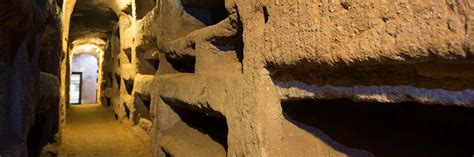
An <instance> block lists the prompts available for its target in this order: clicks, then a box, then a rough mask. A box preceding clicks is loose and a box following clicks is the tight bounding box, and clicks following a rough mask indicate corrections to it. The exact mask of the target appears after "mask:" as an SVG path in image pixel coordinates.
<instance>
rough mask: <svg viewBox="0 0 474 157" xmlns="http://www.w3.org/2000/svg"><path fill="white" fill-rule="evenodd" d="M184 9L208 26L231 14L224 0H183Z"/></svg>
mask: <svg viewBox="0 0 474 157" xmlns="http://www.w3.org/2000/svg"><path fill="white" fill-rule="evenodd" d="M181 4H182V5H183V8H184V11H185V12H186V13H188V14H189V15H191V16H193V17H194V18H196V19H198V20H199V21H201V22H202V23H204V24H205V25H206V26H209V25H214V24H217V23H219V22H220V21H222V20H224V19H225V18H227V17H228V16H229V13H228V12H227V9H226V8H225V1H224V0H204V1H196V0H181Z"/></svg>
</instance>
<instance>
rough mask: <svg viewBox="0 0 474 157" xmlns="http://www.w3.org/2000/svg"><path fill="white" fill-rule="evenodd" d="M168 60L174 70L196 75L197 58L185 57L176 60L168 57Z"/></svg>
mask: <svg viewBox="0 0 474 157" xmlns="http://www.w3.org/2000/svg"><path fill="white" fill-rule="evenodd" d="M166 60H167V61H168V63H170V64H171V66H172V67H173V69H174V70H176V71H178V72H181V73H194V70H195V66H196V58H195V57H191V56H184V57H182V58H180V59H174V58H172V57H169V56H166Z"/></svg>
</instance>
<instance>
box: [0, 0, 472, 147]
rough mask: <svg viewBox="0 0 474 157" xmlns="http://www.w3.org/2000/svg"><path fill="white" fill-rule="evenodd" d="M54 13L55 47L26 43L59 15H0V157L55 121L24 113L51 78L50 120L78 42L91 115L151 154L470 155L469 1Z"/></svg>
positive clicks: (252, 1) (102, 5)
mask: <svg viewBox="0 0 474 157" xmlns="http://www.w3.org/2000/svg"><path fill="white" fill-rule="evenodd" d="M53 2H56V1H53ZM57 3H58V4H62V6H64V7H63V8H62V18H61V22H62V32H61V35H62V37H61V40H60V41H59V39H58V40H57V42H58V43H56V44H57V46H56V47H54V45H55V44H44V43H45V41H48V42H52V41H56V40H40V39H43V38H47V37H57V35H54V34H59V32H58V31H54V30H59V29H48V28H54V26H56V25H52V27H46V29H45V31H38V30H37V28H43V27H45V26H50V25H49V24H46V23H47V22H44V21H43V20H42V19H43V18H41V17H43V16H40V15H43V14H40V13H38V12H42V11H43V12H47V11H49V12H48V14H44V15H58V12H59V11H58V10H60V9H59V8H58V7H57V6H61V5H54V4H55V3H51V2H50V1H48V2H42V1H41V2H40V1H38V2H36V3H33V2H30V1H19V2H13V1H12V2H8V3H2V8H5V9H1V10H5V11H3V12H0V13H2V15H5V16H2V17H14V18H5V19H3V18H2V19H0V20H2V21H5V22H4V23H5V24H3V25H2V31H5V33H2V35H1V38H2V40H1V48H2V50H1V51H2V53H1V59H2V60H1V64H0V67H1V69H0V70H1V72H2V73H3V74H2V75H0V79H3V80H4V81H0V83H2V84H3V85H2V86H0V89H1V90H0V92H1V94H0V101H1V102H2V106H1V107H2V109H1V110H0V112H2V113H1V114H0V118H2V119H0V120H1V121H0V122H2V123H0V129H1V130H0V133H2V134H0V135H2V136H0V138H1V139H2V141H9V143H1V144H2V145H0V146H1V147H0V148H1V149H0V151H3V152H6V153H8V154H14V155H13V156H16V154H21V152H25V151H23V150H25V149H26V146H25V145H26V144H25V141H26V140H27V137H28V135H27V134H28V130H31V129H29V128H32V127H33V126H35V125H36V124H33V123H36V120H35V121H33V120H32V119H33V117H40V116H33V115H38V114H42V113H44V112H40V111H58V110H51V108H50V107H45V108H42V109H39V107H38V106H40V105H39V104H53V105H51V106H54V104H55V103H49V102H55V101H52V100H56V99H52V98H57V97H58V96H57V95H55V94H54V93H53V94H50V93H49V92H38V91H43V90H44V89H43V87H45V88H46V87H48V88H49V87H57V86H58V84H59V83H57V76H58V75H59V76H60V80H61V81H60V82H61V83H60V85H59V86H60V87H58V88H60V89H61V91H62V92H61V93H59V97H60V99H59V102H60V104H61V105H60V108H61V109H60V110H59V111H61V112H60V116H59V118H60V119H64V117H65V116H66V115H65V111H66V110H65V108H66V106H67V105H68V103H67V102H68V91H69V90H68V78H69V73H70V62H69V56H71V54H72V53H71V52H70V50H72V49H74V48H75V47H76V46H81V45H82V44H93V45H95V46H96V47H98V48H100V49H102V50H103V55H101V56H100V59H99V60H101V61H102V64H100V65H99V66H100V67H99V68H101V69H102V70H101V71H100V74H99V85H100V87H98V88H99V89H100V91H99V100H100V101H99V102H98V103H101V104H103V105H106V106H110V107H111V108H113V111H114V113H115V115H116V118H117V120H118V121H120V122H123V123H126V124H129V125H130V126H132V127H133V128H134V130H136V131H137V133H138V134H140V136H138V137H140V138H144V139H149V142H150V143H147V144H144V146H148V145H150V146H151V147H152V148H153V150H154V155H156V156H470V155H472V154H474V152H473V150H474V148H473V147H472V144H470V143H472V141H474V136H473V135H472V132H473V131H474V118H473V116H474V111H473V109H472V107H474V91H473V85H474V82H473V81H474V79H473V77H474V68H473V63H474V59H473V53H474V43H473V42H474V39H473V36H474V29H473V26H474V23H473V18H474V14H473V13H472V10H473V9H474V3H473V2H471V1H469V0H414V1H413V0H412V1H410V0H399V1H380V0H331V1H328V0H296V1H281V0H274V1H270V0H245V1H244V0H204V1H197V0H121V1H105V0H98V1H86V0H84V1H81V0H77V1H76V0H66V1H64V2H59V1H57ZM4 4H8V5H5V6H3V5H4ZM40 4H45V5H40ZM46 4H47V5H46ZM7 6H8V7H7ZM12 6H13V7H12ZM42 6H48V7H42ZM12 8H13V9H12ZM45 8H56V9H55V10H56V12H54V11H51V9H49V10H48V9H45ZM52 10H54V9H52ZM26 17H27V18H26ZM53 17H54V16H53ZM24 18H26V19H28V20H19V19H24ZM53 19H55V18H53ZM56 19H57V18H56ZM53 23H54V22H53ZM56 24H57V23H56ZM3 27H4V28H3ZM56 27H57V26H56ZM40 30H41V29H40ZM47 30H50V33H46V32H49V31H47ZM43 32H45V33H43ZM7 39H10V40H7ZM59 42H62V44H59ZM38 47H40V48H38ZM44 47H46V48H44ZM58 50H62V53H57V51H58ZM4 52H6V53H4ZM60 54H61V55H60ZM55 56H56V57H55ZM41 57H43V58H42V59H37V58H41ZM48 59H50V60H53V61H51V62H49V61H46V60H48ZM45 61H46V62H45ZM59 61H61V72H60V73H59V72H58V71H57V69H58V66H59ZM19 65H22V66H19ZM24 65H31V66H24ZM38 69H39V70H38ZM40 71H43V72H44V73H40ZM46 73H49V74H51V75H49V74H46ZM38 78H39V79H38ZM38 80H41V83H38V82H40V81H38ZM54 80H56V81H54ZM43 82H45V83H43ZM53 82H56V85H57V86H54V85H49V84H48V83H50V84H54V83H53ZM46 84H48V86H43V85H46ZM13 86H15V88H13ZM47 91H57V90H50V89H48V90H47ZM44 93H49V95H46V96H40V94H41V95H42V94H44ZM43 98H45V99H43ZM46 98H47V99H46ZM42 100H45V101H46V100H48V101H47V102H48V103H40V101H42ZM35 106H36V107H35ZM46 106H49V105H46ZM48 109H49V110H48ZM56 114H58V113H56ZM18 115H21V116H18ZM43 115H44V116H43V117H45V116H47V115H53V113H48V114H43ZM52 117H56V118H57V116H52ZM13 121H14V122H15V123H13ZM16 122H21V123H16ZM33 128H34V127H33ZM53 128H54V127H53ZM6 135H15V136H6ZM3 139H5V140H3ZM29 148H33V147H29ZM4 150H5V151H4ZM427 150H429V151H427ZM3 152H2V153H3ZM4 154H5V153H4ZM2 155H3V154H2Z"/></svg>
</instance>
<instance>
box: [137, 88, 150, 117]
mask: <svg viewBox="0 0 474 157" xmlns="http://www.w3.org/2000/svg"><path fill="white" fill-rule="evenodd" d="M150 100H151V98H150V96H146V95H143V94H139V93H135V105H136V109H137V111H138V114H139V115H140V117H142V118H146V119H148V120H151V113H150V105H151V102H150Z"/></svg>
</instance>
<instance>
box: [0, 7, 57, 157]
mask: <svg viewBox="0 0 474 157" xmlns="http://www.w3.org/2000/svg"><path fill="white" fill-rule="evenodd" d="M0 10H1V11H0V21H1V24H0V28H1V30H2V33H0V36H1V37H0V43H1V44H0V51H1V52H0V53H1V55H0V69H1V70H0V71H1V72H0V73H1V74H0V75H1V76H0V79H1V80H2V81H1V82H2V85H1V87H0V110H1V111H0V112H1V113H0V127H1V129H0V141H2V142H0V156H28V155H30V156H36V155H35V154H36V152H35V153H33V152H32V150H33V149H36V148H33V147H39V149H41V147H42V146H39V145H35V144H32V143H29V142H27V141H28V140H29V139H30V135H29V134H30V133H31V132H35V130H32V128H34V127H39V128H49V127H54V125H55V124H56V126H57V123H58V121H54V120H53V121H51V122H52V123H51V125H49V126H45V125H38V124H37V122H38V119H48V118H52V119H57V118H54V117H53V116H46V115H35V114H36V113H35V109H36V107H38V106H39V105H38V104H40V103H41V102H40V97H41V96H40V95H41V94H42V93H43V94H46V93H48V92H49V93H59V89H58V88H51V89H48V90H51V91H43V90H42V88H41V84H42V77H41V74H40V70H43V67H46V65H45V64H51V65H48V66H49V67H51V66H56V68H58V64H59V62H56V65H54V62H53V63H45V62H44V60H49V59H48V58H49V57H48V56H47V55H53V54H55V55H59V50H58V49H57V48H56V49H55V50H54V49H49V48H47V47H42V46H43V45H45V43H50V44H53V45H58V44H57V43H59V40H54V39H59V33H58V31H54V30H55V29H56V30H58V29H59V21H58V19H59V18H58V17H59V12H58V6H57V3H56V1H36V2H35V1H25V0H19V1H12V0H7V1H3V2H2V3H1V4H0ZM46 19H49V20H48V22H46ZM45 27H48V28H49V29H52V30H50V31H46V32H47V33H44V31H43V28H45ZM54 32H56V33H54ZM53 38H54V39H53ZM41 39H43V40H41ZM45 55H46V56H45ZM40 57H41V59H44V60H41V61H40ZM57 57H59V56H57ZM56 70H58V69H56ZM53 74H56V75H57V72H55V73H54V71H53ZM51 77H54V78H56V81H57V77H56V76H51ZM45 83H46V85H50V87H54V83H53V84H47V83H48V82H45ZM55 84H56V87H57V82H56V83H55ZM54 97H55V98H58V97H59V95H58V94H56V95H55V96H54ZM50 103H54V102H50ZM56 106H57V102H56ZM56 117H57V116H56ZM56 128H57V127H56ZM55 133H56V132H53V131H51V132H50V134H55ZM39 136H41V135H39ZM39 136H35V138H38V137H39ZM52 138H53V137H52V136H51V137H40V139H42V140H44V141H42V142H45V143H46V142H50V141H51V140H52ZM27 145H28V148H27ZM29 148H32V149H29Z"/></svg>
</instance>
